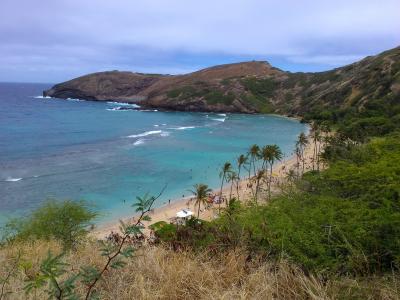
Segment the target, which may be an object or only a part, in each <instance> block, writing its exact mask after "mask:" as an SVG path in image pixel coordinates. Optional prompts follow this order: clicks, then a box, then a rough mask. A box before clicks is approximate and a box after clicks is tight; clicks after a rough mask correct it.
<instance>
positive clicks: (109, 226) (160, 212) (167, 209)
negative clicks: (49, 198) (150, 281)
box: [91, 140, 314, 239]
mask: <svg viewBox="0 0 400 300" xmlns="http://www.w3.org/2000/svg"><path fill="white" fill-rule="evenodd" d="M313 150H314V145H313V143H312V142H311V141H310V140H309V143H308V145H307V146H306V148H305V151H304V156H305V170H309V169H311V167H312V156H313ZM296 164H297V159H296V156H295V155H293V156H292V157H290V158H288V159H283V160H282V161H280V162H278V163H277V164H276V166H274V167H273V175H274V178H275V179H276V182H279V181H281V180H283V179H284V178H285V177H286V175H287V171H289V170H291V169H294V168H295V166H296ZM246 175H247V174H246ZM248 183H249V180H248V178H247V176H246V178H245V179H242V180H241V181H240V182H239V198H240V201H246V200H247V199H249V198H251V197H252V191H251V188H249V187H248ZM230 189H231V186H230V184H225V185H224V187H223V189H222V194H223V195H224V196H225V197H226V198H227V199H228V198H229V194H230ZM272 190H273V191H275V192H276V190H277V186H276V183H272ZM219 192H220V190H219V189H214V190H213V193H214V194H217V193H218V194H219ZM233 196H236V186H234V188H233V193H232V197H233ZM192 198H194V196H188V197H184V198H179V199H176V200H172V201H171V202H170V204H165V205H163V206H160V207H157V208H154V209H153V210H152V211H151V212H150V213H149V216H150V217H151V221H150V222H143V224H144V225H145V227H146V228H147V227H148V226H149V225H151V224H154V223H156V222H159V221H166V222H168V221H170V220H171V219H172V218H174V217H176V213H177V212H178V211H180V210H182V209H188V210H191V211H192V212H193V213H194V214H195V215H197V207H194V201H192V200H191V199H192ZM224 206H225V203H222V204H221V207H224ZM217 215H218V204H214V205H213V207H212V208H210V209H205V208H204V207H203V206H201V208H200V219H203V220H211V219H212V218H215V217H217ZM134 217H135V216H134V215H132V217H131V218H125V219H123V221H124V222H126V223H128V222H130V221H132V220H133V219H134ZM145 231H146V230H145ZM111 232H119V221H117V222H110V223H104V224H100V225H98V227H97V228H95V229H94V230H93V231H92V233H91V234H92V235H93V236H94V237H96V238H98V239H102V238H105V237H106V236H108V235H109V234H110V233H111Z"/></svg>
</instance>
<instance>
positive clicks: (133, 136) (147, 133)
mask: <svg viewBox="0 0 400 300" xmlns="http://www.w3.org/2000/svg"><path fill="white" fill-rule="evenodd" d="M161 132H162V131H161V130H150V131H146V132H143V133H139V134H132V135H128V136H127V137H128V138H137V137H143V136H148V135H152V134H160V133H161Z"/></svg>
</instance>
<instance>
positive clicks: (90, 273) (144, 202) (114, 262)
mask: <svg viewBox="0 0 400 300" xmlns="http://www.w3.org/2000/svg"><path fill="white" fill-rule="evenodd" d="M166 187H167V186H166V185H165V186H164V188H163V189H162V190H161V192H160V193H159V194H158V196H156V197H155V196H151V197H150V196H149V195H148V194H146V195H145V196H144V197H136V199H137V200H138V202H137V203H135V204H133V205H132V206H133V207H136V212H140V215H139V218H138V219H137V221H136V222H135V223H134V224H132V225H126V224H125V223H124V222H122V221H121V231H122V233H123V237H122V240H121V242H119V244H118V245H117V246H116V250H115V251H113V250H114V249H113V248H114V247H112V246H110V245H109V244H108V245H107V244H106V243H105V242H103V246H104V247H103V248H102V249H101V251H102V256H107V261H106V263H105V265H104V267H103V268H102V269H101V271H100V272H97V271H96V269H94V268H90V269H88V268H86V270H83V271H84V272H83V277H84V279H85V281H86V283H87V284H88V289H87V292H86V296H85V300H87V299H90V297H91V295H92V290H93V288H94V287H95V285H96V284H97V282H98V281H99V279H100V278H101V277H102V276H103V274H104V272H106V271H107V270H108V269H109V268H110V267H111V268H114V269H117V268H121V267H123V266H124V265H125V262H123V261H122V260H119V259H117V257H118V256H120V255H122V256H124V257H126V258H128V257H132V256H133V252H134V249H133V248H132V247H127V248H125V249H123V246H124V245H125V242H126V241H127V239H128V238H129V236H130V235H131V234H138V233H142V231H141V230H142V229H143V225H141V222H142V221H150V217H149V216H148V215H147V213H148V212H150V210H151V209H152V206H153V204H154V202H155V201H156V200H157V199H158V198H160V197H161V195H162V194H163V192H164V190H165V189H166ZM90 279H92V280H90Z"/></svg>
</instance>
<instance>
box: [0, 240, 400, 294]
mask: <svg viewBox="0 0 400 300" xmlns="http://www.w3.org/2000/svg"><path fill="white" fill-rule="evenodd" d="M48 249H51V250H52V251H55V252H59V251H60V247H59V245H58V244H57V243H54V242H40V241H39V242H35V243H31V244H20V245H14V246H13V247H7V248H5V249H3V250H2V251H1V252H0V260H1V266H0V272H4V269H5V267H6V266H7V263H6V262H7V261H9V260H10V258H11V257H12V256H13V255H15V253H16V251H21V253H22V258H23V261H24V264H25V265H26V266H29V267H28V270H27V271H25V272H24V271H22V270H20V271H18V273H17V276H16V277H15V278H13V279H12V280H11V282H10V285H8V286H7V289H8V290H11V291H12V294H9V296H8V298H6V299H46V298H47V297H46V294H45V292H44V291H37V293H36V295H33V294H32V295H30V296H29V297H28V296H27V295H25V293H24V291H23V286H24V285H25V282H24V280H26V278H27V277H28V276H32V275H33V274H35V273H36V272H37V270H38V266H39V263H40V261H41V259H42V258H44V257H45V256H46V254H47V251H48ZM66 259H67V261H68V262H69V263H70V264H71V271H75V272H76V271H77V270H79V267H80V266H82V265H84V264H89V263H90V264H94V265H97V266H101V264H102V262H103V258H102V257H100V256H99V255H98V253H97V251H95V250H94V246H93V244H92V243H88V244H87V245H85V246H82V247H81V248H80V249H78V251H77V252H75V253H71V254H69V255H68V256H67V257H66ZM0 276H2V274H1V273H0ZM398 279H399V278H398V277H394V276H392V277H389V278H384V277H379V278H370V279H365V280H363V281H360V280H358V281H357V280H354V279H343V278H342V279H340V280H333V279H332V280H322V279H321V278H319V277H318V276H313V275H308V276H306V275H305V274H304V273H303V272H302V271H301V270H300V269H299V268H297V267H294V266H292V265H290V264H289V263H287V262H286V261H282V262H280V263H267V262H262V261H257V260H253V261H251V262H248V261H247V260H246V255H244V254H243V253H242V252H230V253H227V254H226V253H225V254H223V255H221V256H220V257H213V258H210V257H209V256H208V255H206V254H204V255H198V254H197V255H196V254H193V253H190V252H181V253H177V252H173V251H171V250H168V249H165V248H163V247H145V248H142V249H141V250H139V251H138V252H137V257H135V258H133V259H131V260H130V261H129V263H128V265H127V266H125V267H124V268H123V269H122V270H117V271H116V270H113V271H110V272H109V273H108V274H107V275H106V277H105V278H104V280H103V281H101V284H100V286H99V287H100V291H101V292H100V298H101V299H113V300H117V299H121V300H124V299H399V294H398V293H399V290H398V288H399V286H398V282H397V281H398ZM396 284H397V287H396ZM80 288H82V287H80Z"/></svg>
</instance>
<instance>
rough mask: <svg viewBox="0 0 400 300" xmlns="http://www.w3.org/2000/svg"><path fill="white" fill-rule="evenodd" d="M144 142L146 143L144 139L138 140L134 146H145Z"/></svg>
mask: <svg viewBox="0 0 400 300" xmlns="http://www.w3.org/2000/svg"><path fill="white" fill-rule="evenodd" d="M144 141H145V140H144V139H138V140H137V141H136V142H134V143H133V145H134V146H139V145H142V144H144Z"/></svg>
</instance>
